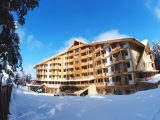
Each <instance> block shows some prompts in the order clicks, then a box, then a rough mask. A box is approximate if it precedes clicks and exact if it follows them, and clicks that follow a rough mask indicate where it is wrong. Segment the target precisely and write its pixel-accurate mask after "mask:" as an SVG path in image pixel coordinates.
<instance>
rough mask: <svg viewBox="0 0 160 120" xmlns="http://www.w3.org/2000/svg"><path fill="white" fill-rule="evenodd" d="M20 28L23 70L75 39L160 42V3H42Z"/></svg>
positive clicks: (60, 0) (81, 0) (119, 0)
mask: <svg viewBox="0 0 160 120" xmlns="http://www.w3.org/2000/svg"><path fill="white" fill-rule="evenodd" d="M25 18H26V24H25V25H24V26H19V28H18V33H19V35H20V37H21V46H20V48H21V54H22V57H23V67H24V69H25V70H26V71H27V72H30V73H31V74H32V75H34V74H35V71H34V70H33V69H32V67H33V66H34V65H35V64H37V63H39V62H41V61H42V60H44V59H46V58H48V57H51V56H52V55H54V54H56V53H58V52H59V51H62V50H63V49H64V48H66V47H68V46H69V45H70V44H71V43H72V41H73V39H74V38H79V39H80V40H82V41H87V42H91V41H97V40H103V39H106V40H107V39H114V38H122V37H134V38H136V39H139V40H144V39H146V38H147V39H148V40H149V42H150V45H151V43H152V41H154V40H157V41H158V40H160V0H41V1H40V5H39V7H38V8H36V9H35V10H33V11H31V12H29V14H28V15H27V16H26V17H25Z"/></svg>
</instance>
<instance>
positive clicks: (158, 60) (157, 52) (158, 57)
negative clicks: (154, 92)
mask: <svg viewBox="0 0 160 120" xmlns="http://www.w3.org/2000/svg"><path fill="white" fill-rule="evenodd" d="M152 51H153V53H154V60H155V66H156V69H157V70H159V71H160V44H158V42H153V49H152Z"/></svg>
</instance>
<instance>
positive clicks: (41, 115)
mask: <svg viewBox="0 0 160 120" xmlns="http://www.w3.org/2000/svg"><path fill="white" fill-rule="evenodd" d="M159 101H160V88H157V89H154V90H148V91H141V92H137V93H136V94H132V95H119V96H118V95H94V96H86V97H80V96H53V95H52V94H50V95H49V94H38V93H34V92H30V91H27V90H24V89H22V88H18V89H16V88H14V89H13V92H12V98H11V104H10V115H9V120H160V104H159V103H160V102H159Z"/></svg>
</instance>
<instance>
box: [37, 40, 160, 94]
mask: <svg viewBox="0 0 160 120" xmlns="http://www.w3.org/2000/svg"><path fill="white" fill-rule="evenodd" d="M34 68H35V69H36V71H37V81H39V80H41V82H42V83H43V82H44V83H45V82H46V81H47V80H49V81H52V82H54V81H55V80H56V79H57V81H58V80H60V81H63V80H64V81H65V82H67V80H68V81H70V80H73V82H75V85H78V83H76V82H77V80H82V81H83V79H84V78H92V80H93V82H92V84H94V83H95V84H94V85H95V86H97V87H98V86H99V85H100V86H103V87H106V88H107V89H109V88H111V89H112V91H114V90H115V91H116V90H119V91H121V87H122V88H123V90H124V91H125V89H124V88H126V91H127V92H128V91H130V89H129V88H130V87H129V86H130V85H132V86H136V85H137V83H138V82H139V81H141V80H142V78H143V77H145V76H143V72H145V71H149V73H150V76H149V77H152V76H154V75H155V74H156V73H157V72H158V71H156V70H155V64H154V56H153V54H152V52H151V50H150V48H149V44H148V42H147V43H145V44H144V43H141V42H139V41H138V40H136V39H134V38H125V39H117V40H107V41H100V42H92V43H83V42H80V41H76V40H75V41H74V42H73V44H72V45H71V47H70V48H68V49H67V50H66V51H65V52H63V53H60V54H58V55H55V56H53V57H51V58H49V59H47V60H45V61H42V62H41V63H39V64H37V65H35V67H34ZM137 71H138V72H137ZM140 74H141V79H138V78H140V77H139V76H140ZM51 75H52V76H51ZM56 75H57V76H58V77H57V76H56ZM84 81H85V80H84ZM89 83H90V82H89ZM81 85H83V84H81ZM88 85H89V84H88ZM111 86H112V87H111ZM117 86H118V87H117ZM120 86H121V87H120ZM124 86H125V87H124ZM127 86H128V87H127ZM131 88H132V90H133V87H131ZM113 89H114V90H113ZM135 89H136V88H135ZM124 91H123V92H124Z"/></svg>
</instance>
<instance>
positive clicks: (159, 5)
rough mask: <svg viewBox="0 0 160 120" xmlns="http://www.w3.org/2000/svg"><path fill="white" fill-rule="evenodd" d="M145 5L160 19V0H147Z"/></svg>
mask: <svg viewBox="0 0 160 120" xmlns="http://www.w3.org/2000/svg"><path fill="white" fill-rule="evenodd" d="M145 6H146V7H147V9H148V10H149V11H151V12H152V14H153V15H154V16H155V17H156V18H157V19H158V20H160V0H146V2H145Z"/></svg>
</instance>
